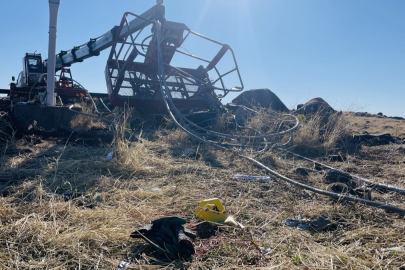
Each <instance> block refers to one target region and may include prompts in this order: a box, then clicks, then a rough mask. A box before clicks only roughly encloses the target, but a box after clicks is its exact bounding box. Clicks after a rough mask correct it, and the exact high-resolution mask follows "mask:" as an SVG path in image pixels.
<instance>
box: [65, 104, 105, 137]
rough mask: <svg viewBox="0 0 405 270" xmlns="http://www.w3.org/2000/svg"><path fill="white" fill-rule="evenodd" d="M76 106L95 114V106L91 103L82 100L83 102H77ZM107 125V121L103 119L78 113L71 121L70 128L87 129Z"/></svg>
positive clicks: (85, 111) (102, 127)
mask: <svg viewBox="0 0 405 270" xmlns="http://www.w3.org/2000/svg"><path fill="white" fill-rule="evenodd" d="M74 107H79V108H81V109H82V112H83V113H87V114H92V115H95V111H94V107H93V105H92V104H91V103H86V102H85V101H82V102H81V103H75V106H74ZM106 127H107V125H106V124H105V122H103V121H101V120H100V119H97V118H94V117H90V116H86V115H82V114H77V115H76V116H75V117H73V119H72V121H70V128H72V129H74V130H84V131H87V130H90V129H92V128H96V129H104V128H106Z"/></svg>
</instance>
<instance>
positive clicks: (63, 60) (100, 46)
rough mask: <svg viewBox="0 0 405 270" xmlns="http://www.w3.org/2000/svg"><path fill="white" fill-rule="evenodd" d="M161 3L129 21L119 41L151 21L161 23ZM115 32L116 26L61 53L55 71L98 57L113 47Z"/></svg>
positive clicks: (45, 62)
mask: <svg viewBox="0 0 405 270" xmlns="http://www.w3.org/2000/svg"><path fill="white" fill-rule="evenodd" d="M161 2H162V1H157V4H156V5H154V6H153V7H152V8H150V9H149V10H147V11H146V12H144V13H143V14H142V15H140V16H139V17H136V18H135V19H133V20H132V21H130V22H129V27H123V28H122V30H121V33H119V39H123V38H125V37H126V36H128V35H129V34H132V33H134V32H136V31H139V30H140V29H142V28H143V27H145V26H147V25H149V24H151V23H152V21H155V20H159V21H163V20H164V18H165V6H164V5H162V4H161ZM117 30H118V26H114V27H113V28H112V29H111V30H109V31H108V32H107V33H105V34H103V35H101V36H99V37H97V38H91V39H90V41H89V42H86V43H84V44H82V45H80V46H77V47H73V49H70V50H68V51H61V52H60V53H58V54H57V55H56V65H55V69H56V70H60V69H62V68H63V67H69V66H71V65H72V64H74V63H78V62H83V60H84V59H87V58H90V57H93V56H98V55H99V54H100V52H101V51H102V50H104V49H107V48H109V47H111V46H112V45H113V43H114V39H115V37H116V35H117ZM47 61H48V59H46V60H45V61H44V64H45V66H47Z"/></svg>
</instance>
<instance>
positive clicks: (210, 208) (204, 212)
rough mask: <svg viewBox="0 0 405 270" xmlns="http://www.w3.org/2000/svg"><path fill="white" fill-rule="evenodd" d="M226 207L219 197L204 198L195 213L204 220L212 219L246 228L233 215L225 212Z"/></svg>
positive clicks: (216, 221) (212, 220)
mask: <svg viewBox="0 0 405 270" xmlns="http://www.w3.org/2000/svg"><path fill="white" fill-rule="evenodd" d="M224 211H225V207H224V206H223V205H222V203H221V201H220V200H219V199H217V198H212V199H208V200H203V201H201V202H200V205H199V206H198V208H197V210H196V211H195V212H194V215H195V216H196V217H198V218H200V219H202V220H206V221H211V222H215V223H224V224H232V225H235V226H238V227H240V228H242V229H243V228H245V226H243V225H242V224H240V223H239V222H237V221H236V220H235V219H234V218H233V217H232V216H230V215H227V214H225V213H224Z"/></svg>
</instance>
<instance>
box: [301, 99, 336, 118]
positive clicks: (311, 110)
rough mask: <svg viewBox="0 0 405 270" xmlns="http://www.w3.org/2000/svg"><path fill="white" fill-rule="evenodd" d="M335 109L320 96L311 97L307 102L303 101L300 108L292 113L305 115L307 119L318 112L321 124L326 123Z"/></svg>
mask: <svg viewBox="0 0 405 270" xmlns="http://www.w3.org/2000/svg"><path fill="white" fill-rule="evenodd" d="M335 112H336V111H335V110H334V109H333V108H332V107H331V106H330V105H329V104H328V103H327V102H326V101H325V100H323V99H322V98H313V99H311V100H310V101H308V102H307V103H305V104H304V105H303V106H302V107H301V108H299V109H297V110H296V111H295V112H294V115H299V114H302V115H305V117H306V118H307V119H311V117H313V116H315V115H316V114H320V115H321V117H322V120H321V121H322V124H326V123H327V122H328V120H329V116H331V115H332V114H333V113H335Z"/></svg>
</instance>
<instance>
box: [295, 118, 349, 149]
mask: <svg viewBox="0 0 405 270" xmlns="http://www.w3.org/2000/svg"><path fill="white" fill-rule="evenodd" d="M348 136H349V124H348V121H347V120H346V119H345V116H344V115H343V114H342V113H340V112H336V113H333V114H330V115H329V116H327V115H325V114H324V112H322V110H319V111H318V112H317V113H315V115H313V116H312V117H310V118H309V119H308V120H306V121H303V122H301V126H300V128H299V129H298V130H297V131H296V132H295V133H294V139H293V145H292V147H293V148H294V150H295V151H297V152H300V153H302V154H320V155H322V154H326V153H328V152H332V151H334V150H336V149H337V148H338V147H339V145H340V143H341V142H342V140H344V139H346V138H347V137H348Z"/></svg>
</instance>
